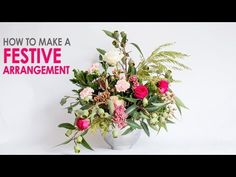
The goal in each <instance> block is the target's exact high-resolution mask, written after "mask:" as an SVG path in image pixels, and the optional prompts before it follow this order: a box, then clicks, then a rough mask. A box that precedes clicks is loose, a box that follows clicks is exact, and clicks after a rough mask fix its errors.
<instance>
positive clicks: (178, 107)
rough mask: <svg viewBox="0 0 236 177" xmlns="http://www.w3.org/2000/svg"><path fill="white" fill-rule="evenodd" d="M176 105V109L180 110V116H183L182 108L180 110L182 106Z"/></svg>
mask: <svg viewBox="0 0 236 177" xmlns="http://www.w3.org/2000/svg"><path fill="white" fill-rule="evenodd" d="M175 105H176V107H177V109H178V111H179V113H180V115H182V111H181V108H180V106H179V105H178V104H176V103H175Z"/></svg>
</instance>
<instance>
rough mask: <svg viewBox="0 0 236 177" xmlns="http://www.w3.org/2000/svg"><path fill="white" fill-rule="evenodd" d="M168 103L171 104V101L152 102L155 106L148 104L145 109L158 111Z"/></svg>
mask: <svg viewBox="0 0 236 177" xmlns="http://www.w3.org/2000/svg"><path fill="white" fill-rule="evenodd" d="M168 104H170V103H152V105H153V106H148V107H146V108H145V109H146V110H147V111H149V112H155V111H158V110H159V109H161V108H163V107H165V106H166V105H168Z"/></svg>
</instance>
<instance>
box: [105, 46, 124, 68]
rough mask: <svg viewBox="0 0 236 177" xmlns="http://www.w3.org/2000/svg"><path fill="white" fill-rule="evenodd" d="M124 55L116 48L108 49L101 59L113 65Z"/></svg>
mask: <svg viewBox="0 0 236 177" xmlns="http://www.w3.org/2000/svg"><path fill="white" fill-rule="evenodd" d="M123 57H124V55H123V53H122V52H121V51H120V50H118V49H114V50H110V51H108V52H106V53H105V55H104V56H103V60H104V61H105V62H107V63H108V64H109V65H111V66H115V65H116V63H117V62H118V61H120V60H121V59H122V58H123Z"/></svg>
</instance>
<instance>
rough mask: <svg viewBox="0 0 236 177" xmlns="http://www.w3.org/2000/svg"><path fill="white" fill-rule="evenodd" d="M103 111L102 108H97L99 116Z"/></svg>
mask: <svg viewBox="0 0 236 177" xmlns="http://www.w3.org/2000/svg"><path fill="white" fill-rule="evenodd" d="M104 113H105V112H104V110H103V109H102V108H99V109H98V114H99V115H100V116H101V115H103V114H104Z"/></svg>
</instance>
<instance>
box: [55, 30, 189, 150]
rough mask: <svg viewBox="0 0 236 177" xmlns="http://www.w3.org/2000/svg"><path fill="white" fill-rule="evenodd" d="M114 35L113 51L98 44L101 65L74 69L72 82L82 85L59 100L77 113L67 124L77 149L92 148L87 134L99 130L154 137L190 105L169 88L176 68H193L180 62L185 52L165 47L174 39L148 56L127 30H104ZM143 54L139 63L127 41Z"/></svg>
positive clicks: (69, 134)
mask: <svg viewBox="0 0 236 177" xmlns="http://www.w3.org/2000/svg"><path fill="white" fill-rule="evenodd" d="M103 31H104V32H105V34H106V35H107V36H109V37H110V38H111V39H112V45H113V49H112V50H110V51H105V50H103V49H100V48H97V51H98V53H99V63H95V64H93V65H92V66H91V68H89V69H88V70H85V71H83V70H79V69H74V70H73V75H74V76H73V78H72V79H71V80H70V81H71V82H72V83H73V84H75V85H76V86H78V87H77V89H75V90H72V91H73V92H74V94H75V95H74V96H65V97H63V98H62V99H61V102H60V104H61V105H64V104H66V103H67V102H68V106H67V107H66V109H67V111H68V113H73V114H74V117H75V119H74V121H73V122H72V123H62V124H60V125H59V127H63V128H66V129H67V130H66V133H65V135H66V136H67V137H68V140H67V141H65V142H64V143H62V144H67V143H69V142H71V141H74V143H75V146H74V150H75V152H76V153H79V152H80V145H82V146H84V147H85V148H88V149H90V150H93V149H92V148H91V146H90V145H89V143H88V142H87V141H86V140H85V135H86V134H87V133H88V132H89V131H91V132H96V130H97V129H100V131H101V133H102V135H103V136H106V135H107V134H109V133H110V134H111V135H112V138H114V139H116V138H119V137H122V136H127V135H129V134H131V133H132V132H134V131H136V130H139V131H140V130H143V131H144V132H145V133H146V134H147V136H150V128H151V129H153V130H155V131H157V132H159V131H160V130H161V128H164V129H166V130H167V124H168V123H174V119H175V118H176V117H175V111H176V110H178V111H179V112H180V114H181V108H186V106H185V105H184V104H183V102H182V101H181V100H180V99H179V98H178V97H177V96H176V95H175V94H174V92H173V90H172V89H171V88H170V86H171V84H172V83H174V82H176V80H174V78H173V77H172V70H173V69H175V70H183V69H189V67H187V66H186V65H184V64H183V63H181V62H180V61H181V59H183V58H185V57H187V55H186V54H183V53H181V52H176V51H168V50H164V48H165V47H168V46H170V45H172V44H171V43H168V44H164V45H161V46H160V47H158V48H157V49H156V50H154V51H153V52H152V53H151V55H150V56H149V57H147V58H145V57H144V55H143V53H142V51H141V49H140V47H139V46H138V45H137V44H135V43H128V39H127V34H126V33H125V32H123V31H122V32H119V31H114V32H110V31H106V30H103ZM128 44H129V45H130V46H133V47H134V48H136V49H137V51H138V52H139V53H140V57H141V60H140V62H139V63H138V64H135V62H134V60H133V58H132V57H131V56H130V51H127V45H128Z"/></svg>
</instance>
